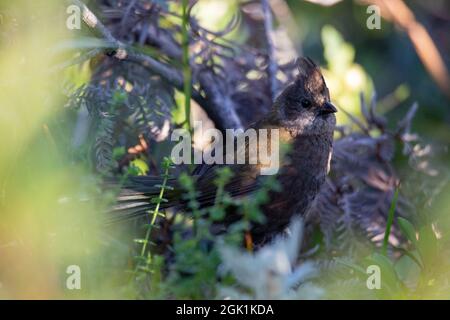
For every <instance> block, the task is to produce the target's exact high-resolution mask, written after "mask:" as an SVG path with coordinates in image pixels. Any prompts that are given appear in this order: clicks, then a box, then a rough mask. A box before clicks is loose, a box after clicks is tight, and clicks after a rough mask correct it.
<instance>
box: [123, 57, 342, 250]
mask: <svg viewBox="0 0 450 320" xmlns="http://www.w3.org/2000/svg"><path fill="white" fill-rule="evenodd" d="M297 64H298V71H299V73H298V75H297V76H296V79H295V80H294V82H293V83H291V84H289V85H288V86H287V87H286V88H285V89H284V90H283V92H282V93H281V94H280V95H279V96H278V97H277V98H276V100H275V102H274V104H273V106H272V108H271V111H270V112H269V113H268V114H267V115H266V116H264V117H263V118H262V119H261V120H259V121H257V122H256V123H254V124H252V125H250V128H254V129H268V132H270V129H278V132H279V139H280V142H281V143H286V144H289V145H290V148H289V151H288V153H287V155H285V156H284V157H283V158H282V159H281V162H280V168H279V170H278V173H277V174H276V179H277V181H278V182H279V185H280V186H281V190H280V191H271V192H270V193H269V198H270V201H269V202H267V203H266V204H265V205H263V207H262V211H263V213H264V216H265V222H264V223H261V224H258V223H255V224H254V225H253V226H252V228H251V235H252V238H253V241H254V242H255V243H263V242H265V241H267V240H268V239H270V238H271V237H272V236H273V235H275V234H277V233H278V232H280V231H282V230H283V229H284V228H285V227H286V226H287V225H288V223H289V221H290V220H291V218H292V217H293V216H294V215H305V213H306V212H307V210H308V208H309V206H310V205H311V203H312V201H313V200H314V198H315V196H316V195H317V194H318V192H319V190H320V187H321V185H322V184H323V183H324V181H325V177H326V175H327V173H328V171H329V166H330V159H331V152H332V145H333V132H334V127H335V124H336V118H335V115H334V113H335V112H336V111H337V110H336V108H335V107H334V106H333V104H332V103H331V102H330V94H329V91H328V88H327V86H326V84H325V80H324V78H323V76H322V74H321V72H320V69H319V67H318V66H316V65H315V64H314V62H313V61H312V60H311V59H309V58H300V59H299V60H298V62H297ZM234 152H237V153H239V152H248V150H247V151H245V150H244V151H240V150H239V149H237V150H235V151H234ZM246 156H247V157H248V154H246ZM223 166H228V167H229V168H230V169H231V171H232V173H233V176H232V178H231V179H230V181H229V182H228V183H227V185H226V186H225V190H226V191H227V192H228V193H229V194H230V196H231V197H245V196H248V195H251V194H252V192H254V191H255V190H257V189H258V188H259V187H260V186H261V183H262V179H264V178H265V177H266V176H263V175H261V170H260V169H261V163H260V162H257V163H256V164H249V163H248V162H246V164H210V165H206V164H202V165H199V166H197V167H196V168H195V170H194V171H193V172H192V176H193V178H194V180H195V185H196V190H198V192H199V196H198V198H197V200H198V202H199V203H200V206H201V207H208V206H211V205H213V203H214V199H215V195H216V187H215V185H214V183H213V181H214V179H215V177H216V176H217V169H219V168H221V167H223ZM160 182H161V178H160V177H150V176H137V177H132V178H130V179H129V180H128V181H127V182H125V184H124V185H123V187H122V188H123V189H122V191H121V193H120V194H119V197H118V204H117V206H116V207H115V210H114V217H117V218H119V219H126V218H132V217H139V216H143V215H146V214H147V211H148V210H149V209H151V208H152V206H153V205H152V204H151V203H150V201H149V200H150V198H152V197H154V196H155V195H156V194H157V193H158V192H159V188H158V187H155V185H157V184H160ZM169 184H171V185H172V186H174V185H175V189H174V190H171V191H168V193H166V194H165V198H167V199H168V200H169V201H168V203H167V204H165V206H166V207H167V206H171V207H172V206H173V207H177V208H179V209H183V208H184V207H185V206H186V203H185V201H184V200H182V197H181V195H182V192H183V191H182V190H180V189H179V187H177V180H176V179H173V180H171V181H169ZM237 219H239V216H238V215H237V214H236V213H233V212H232V210H231V212H227V215H226V217H225V219H224V222H223V225H224V226H225V228H226V226H227V225H228V224H230V223H231V222H233V221H236V220H237Z"/></svg>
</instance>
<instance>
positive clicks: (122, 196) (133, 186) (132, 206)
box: [106, 176, 178, 224]
mask: <svg viewBox="0 0 450 320" xmlns="http://www.w3.org/2000/svg"><path fill="white" fill-rule="evenodd" d="M162 183H163V178H161V177H150V176H148V177H147V176H137V177H130V178H128V179H127V181H125V182H124V183H123V184H122V185H121V190H120V193H119V195H118V196H117V203H116V204H115V205H114V206H113V207H112V208H111V210H110V211H109V212H108V218H107V221H106V223H107V224H111V223H115V222H119V221H124V220H129V219H134V218H138V217H143V216H146V215H149V214H151V213H150V211H151V210H154V209H155V206H156V205H155V204H154V203H152V202H151V201H152V199H155V198H158V196H159V194H160V192H161V184H162ZM175 184H176V180H175V179H169V181H168V182H167V185H169V186H171V187H173V188H175V189H174V190H172V189H170V190H169V189H166V190H165V191H164V195H163V197H164V198H165V199H167V200H168V201H167V202H162V203H161V204H160V209H167V208H170V207H174V206H176V205H177V204H178V200H177V193H178V192H177V189H176V186H175ZM109 185H111V183H110V184H109ZM116 186H117V184H116Z"/></svg>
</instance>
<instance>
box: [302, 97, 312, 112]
mask: <svg viewBox="0 0 450 320" xmlns="http://www.w3.org/2000/svg"><path fill="white" fill-rule="evenodd" d="M301 104H302V107H303V108H306V109H307V108H309V107H311V100H309V99H306V98H303V99H302V101H301Z"/></svg>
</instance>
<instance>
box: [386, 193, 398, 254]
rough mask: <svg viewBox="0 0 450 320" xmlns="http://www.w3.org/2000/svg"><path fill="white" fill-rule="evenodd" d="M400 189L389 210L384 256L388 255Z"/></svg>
mask: <svg viewBox="0 0 450 320" xmlns="http://www.w3.org/2000/svg"><path fill="white" fill-rule="evenodd" d="M398 189H399V188H398V187H396V188H395V192H394V197H393V198H392V202H391V207H390V208H389V215H388V220H387V223H386V231H385V232H384V240H383V248H382V252H383V254H384V255H386V254H387V247H388V243H389V235H390V234H391V227H392V223H393V222H394V213H395V208H396V206H397V199H398Z"/></svg>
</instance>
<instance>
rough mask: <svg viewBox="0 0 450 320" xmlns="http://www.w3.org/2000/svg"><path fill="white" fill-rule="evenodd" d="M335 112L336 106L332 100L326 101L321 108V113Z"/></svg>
mask: <svg viewBox="0 0 450 320" xmlns="http://www.w3.org/2000/svg"><path fill="white" fill-rule="evenodd" d="M335 112H337V109H336V107H335V106H334V105H333V104H332V103H331V102H325V103H324V104H323V105H322V108H320V111H319V114H320V115H326V114H329V113H335Z"/></svg>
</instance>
